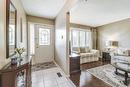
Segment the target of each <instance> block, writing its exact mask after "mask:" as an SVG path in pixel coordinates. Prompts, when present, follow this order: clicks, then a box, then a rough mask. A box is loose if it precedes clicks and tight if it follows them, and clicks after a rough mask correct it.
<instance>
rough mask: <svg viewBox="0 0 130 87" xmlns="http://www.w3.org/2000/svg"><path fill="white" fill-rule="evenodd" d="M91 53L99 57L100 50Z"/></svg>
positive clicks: (93, 50)
mask: <svg viewBox="0 0 130 87" xmlns="http://www.w3.org/2000/svg"><path fill="white" fill-rule="evenodd" d="M90 52H91V53H93V54H95V55H97V56H98V57H99V50H95V49H92V50H91V51H90Z"/></svg>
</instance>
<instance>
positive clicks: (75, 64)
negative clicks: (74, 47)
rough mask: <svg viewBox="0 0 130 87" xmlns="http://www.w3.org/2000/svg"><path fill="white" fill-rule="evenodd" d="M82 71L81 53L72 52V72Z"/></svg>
mask: <svg viewBox="0 0 130 87" xmlns="http://www.w3.org/2000/svg"><path fill="white" fill-rule="evenodd" d="M77 72H81V70H80V55H78V54H76V53H72V54H71V55H70V74H73V73H77Z"/></svg>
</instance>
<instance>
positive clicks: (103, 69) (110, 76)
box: [87, 64, 130, 87]
mask: <svg viewBox="0 0 130 87" xmlns="http://www.w3.org/2000/svg"><path fill="white" fill-rule="evenodd" d="M87 72H89V73H91V74H92V75H94V76H95V77H97V78H99V79H101V80H103V81H104V82H106V83H108V84H109V85H111V86H112V87H130V84H129V85H128V86H126V85H124V83H123V81H124V77H123V76H121V75H116V74H115V73H114V72H115V68H114V67H113V66H112V65H110V64H107V65H104V66H99V67H96V68H91V69H88V70H87ZM119 72H120V73H122V74H123V73H124V72H121V71H119Z"/></svg>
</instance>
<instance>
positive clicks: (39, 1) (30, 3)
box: [21, 0, 67, 19]
mask: <svg viewBox="0 0 130 87" xmlns="http://www.w3.org/2000/svg"><path fill="white" fill-rule="evenodd" d="M66 1H67V0H21V2H22V4H23V7H24V9H25V11H26V13H27V14H28V15H33V16H38V17H45V18H49V19H55V17H56V16H57V15H58V13H59V12H60V10H61V9H62V7H63V6H64V4H65V2H66Z"/></svg>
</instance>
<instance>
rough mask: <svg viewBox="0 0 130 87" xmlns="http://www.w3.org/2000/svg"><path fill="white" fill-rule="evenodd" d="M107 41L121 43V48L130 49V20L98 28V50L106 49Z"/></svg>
mask: <svg viewBox="0 0 130 87" xmlns="http://www.w3.org/2000/svg"><path fill="white" fill-rule="evenodd" d="M107 40H115V41H118V42H119V47H123V48H130V19H126V20H122V21H119V22H115V23H111V24H107V25H104V26H101V27H98V49H100V50H102V49H103V48H104V47H105V42H106V41H107Z"/></svg>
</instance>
